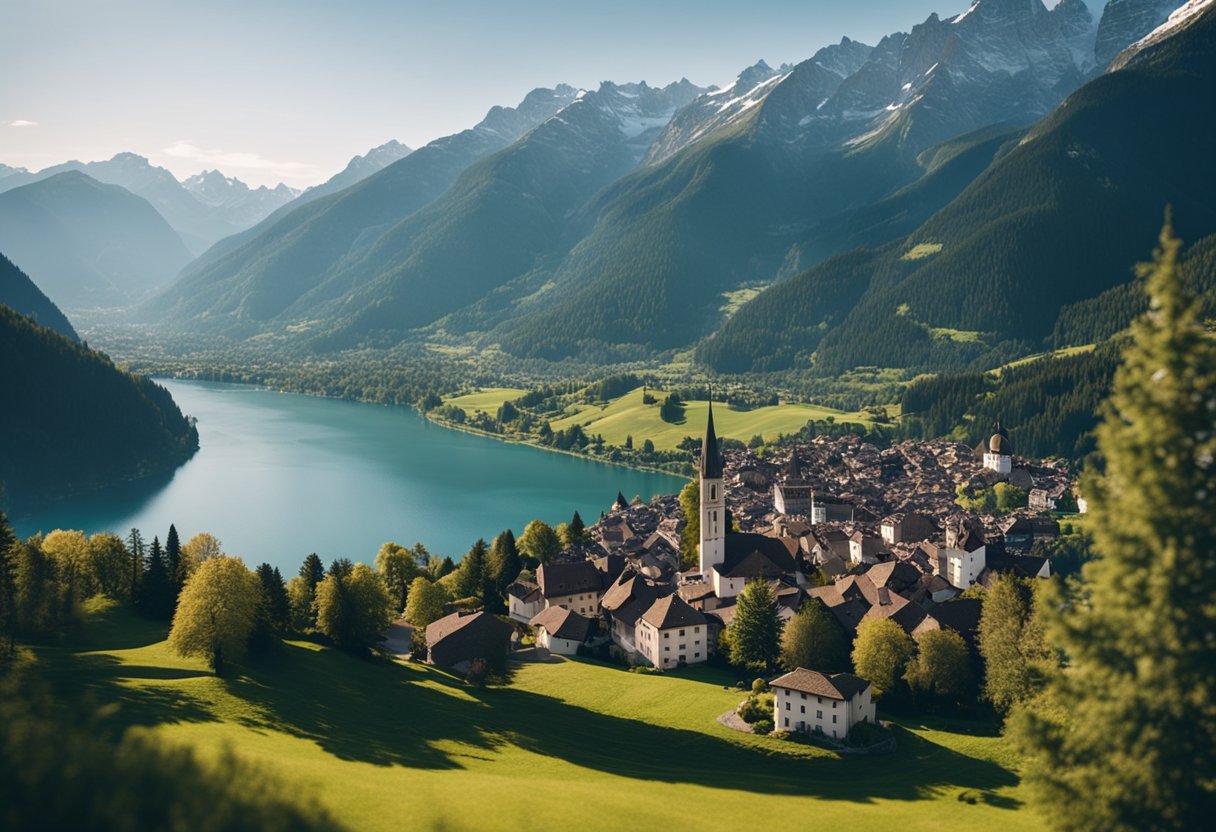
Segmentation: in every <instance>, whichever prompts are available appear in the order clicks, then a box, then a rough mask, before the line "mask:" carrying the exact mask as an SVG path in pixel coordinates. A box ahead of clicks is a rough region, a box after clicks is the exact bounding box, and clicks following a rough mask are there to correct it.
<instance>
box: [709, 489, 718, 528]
mask: <svg viewBox="0 0 1216 832" xmlns="http://www.w3.org/2000/svg"><path fill="white" fill-rule="evenodd" d="M709 499H711V500H716V499H718V486H716V485H711V486H710V487H709ZM714 519H715V520H717V519H718V513H717V512H716V511H715V512H714Z"/></svg>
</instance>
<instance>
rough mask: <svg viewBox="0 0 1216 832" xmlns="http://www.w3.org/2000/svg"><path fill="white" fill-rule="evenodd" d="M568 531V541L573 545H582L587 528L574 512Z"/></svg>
mask: <svg viewBox="0 0 1216 832" xmlns="http://www.w3.org/2000/svg"><path fill="white" fill-rule="evenodd" d="M568 528H569V530H570V540H571V541H573V542H575V543H582V542H583V541H584V540H586V538H587V526H586V524H584V523H583V518H582V517H580V516H579V513H578V512H577V511H576V512H574V516H573V517H571V518H570V523H569V526H568Z"/></svg>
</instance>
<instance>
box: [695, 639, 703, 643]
mask: <svg viewBox="0 0 1216 832" xmlns="http://www.w3.org/2000/svg"><path fill="white" fill-rule="evenodd" d="M700 643H701V639H697V640H696V641H694V642H693V644H700Z"/></svg>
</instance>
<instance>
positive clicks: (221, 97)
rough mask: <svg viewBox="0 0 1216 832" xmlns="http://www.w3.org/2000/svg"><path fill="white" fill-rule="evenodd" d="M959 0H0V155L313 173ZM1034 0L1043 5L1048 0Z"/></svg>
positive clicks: (943, 10) (867, 37)
mask: <svg viewBox="0 0 1216 832" xmlns="http://www.w3.org/2000/svg"><path fill="white" fill-rule="evenodd" d="M969 5H970V0H731V2H720V0H697V1H696V2H683V0H681V1H680V2H664V0H613V2H608V0H599V2H594V3H592V2H579V0H564V1H559V0H515V2H502V0H476V1H475V0H439V2H436V1H435V0H429V2H414V1H413V0H395V2H393V1H391V0H345V2H335V1H334V0H242V2H230V0H196V2H179V1H178V0H0V163H4V164H8V165H13V166H20V167H26V168H29V169H31V170H37V169H40V168H43V167H47V166H49V165H53V164H58V163H60V162H63V161H66V160H68V159H79V160H81V161H92V160H97V159H106V158H109V157H111V156H113V155H114V154H115V153H118V152H122V151H131V152H135V153H138V154H140V155H143V156H146V157H148V158H149V159H150V160H151V161H152V162H153V163H154V164H157V165H161V166H163V167H166V168H168V169H169V170H170V171H172V172H173V173H174V175H176V176H177V177H178V178H184V177H186V176H189V175H191V174H194V173H198V172H199V171H200V170H203V169H205V168H206V169H214V168H218V169H220V170H222V171H224V172H225V173H226V174H228V175H232V176H237V177H239V178H240V179H242V180H244V181H245V182H247V183H249V184H251V185H261V184H274V183H276V182H279V181H283V182H286V183H287V184H289V185H292V186H294V187H303V186H307V185H311V184H315V183H317V182H321V181H324V180H325V179H327V178H329V177H330V176H331V175H333V174H334V173H336V172H337V171H339V170H341V169H342V168H343V167H344V166H345V165H346V162H347V161H348V160H349V159H350V157H352V156H354V155H355V154H359V153H363V152H365V151H366V150H367V149H368V148H371V147H374V146H376V145H379V144H382V143H383V142H385V141H388V140H389V139H397V140H399V141H401V142H404V143H405V144H407V145H409V146H410V147H419V146H421V145H423V144H426V143H427V142H429V141H431V140H432V139H435V138H438V137H440V136H445V135H448V134H451V133H454V132H457V131H459V130H462V129H465V128H467V127H471V126H472V125H473V124H475V123H476V122H477V121H479V120H480V119H481V117H482V116H483V115H484V114H485V112H486V110H488V109H489V108H490V107H491V106H493V105H495V104H503V105H508V106H510V105H514V104H516V103H518V102H519V100H520V99H521V98H523V96H524V95H525V94H526V93H527V92H528V91H529V90H531V89H533V88H536V87H551V86H554V85H555V84H558V83H568V84H571V85H573V86H576V87H594V86H596V85H598V84H599V82H600V81H603V80H612V81H616V82H628V81H642V80H644V81H646V82H648V83H650V84H652V85H656V86H657V85H663V84H666V83H669V82H671V81H676V80H679V79H680V78H682V77H686V78H688V79H689V80H690V81H692V82H694V83H696V84H700V85H702V86H706V85H709V84H718V85H722V84H725V83H729V82H730V81H732V80H733V78H734V77H735V76H736V75H737V74H738V73H739V71H740V70H742V69H743V68H745V67H747V66H749V65H751V64H753V63H755V62H756V61H757V60H758V59H761V58H763V59H765V60H766V61H768V62H769V63H770V64H771V65H773V66H774V67H775V66H778V65H779V64H781V63H783V62H791V63H793V62H797V61H800V60H803V59H805V58H807V57H810V55H811V54H812V53H813V52H814V51H815V50H816V49H818V48H819V47H821V46H824V45H826V44H828V43H834V42H838V41H839V40H840V38H841V37H842V36H844V35H847V36H849V37H851V38H853V39H855V40H861V41H864V42H866V43H870V44H874V43H876V42H877V41H878V40H879V39H880V38H881V37H882V36H883V35H884V34H888V33H890V32H893V31H907V30H908V29H909V28H911V26H912V25H913V24H915V23H918V22H920V21H922V20H924V19H925V18H926V17H927V16H928V15H929V14H930V13H931V12H937V13H938V14H940V15H941V16H942V17H948V16H950V15H953V14H957V13H958V12H961V11H962V10H964V9H965V8H967V7H968V6H969ZM1048 5H1054V0H1053V2H1049V3H1048Z"/></svg>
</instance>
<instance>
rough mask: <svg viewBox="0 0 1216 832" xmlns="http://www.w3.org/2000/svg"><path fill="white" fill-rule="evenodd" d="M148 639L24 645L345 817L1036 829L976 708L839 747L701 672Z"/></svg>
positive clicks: (94, 614)
mask: <svg viewBox="0 0 1216 832" xmlns="http://www.w3.org/2000/svg"><path fill="white" fill-rule="evenodd" d="M163 636H164V632H163V630H162V629H161V628H158V627H156V626H155V625H152V624H149V623H148V622H146V621H144V620H142V619H140V618H138V617H136V616H135V615H134V614H133V613H130V612H128V611H127V610H125V609H122V608H118V607H115V606H113V605H111V604H108V603H95V604H93V605H92V606H91V607H90V610H89V612H88V614H87V616H86V619H85V624H84V627H83V635H82V636H80V637H79V641H78V643H70V644H57V645H53V646H40V647H37V648H35V655H36V660H37V662H38V663H39V664H40V665H41V666H42V668H43V669H44V671H45V673H46V675H47V676H48V677H50V679H51V681H52V684H53V688H54V690H56V691H57V693H58V695H60V696H61V697H63V698H65V699H68V700H73V699H77V698H79V699H83V700H87V701H90V702H92V703H94V704H96V705H97V706H99V708H100V710H101V712H102V713H104V714H106V716H105V717H104V719H105V720H106V721H107V723H108V724H109V725H111V726H112V727H114V728H116V729H127V728H135V729H136V730H141V731H149V732H152V734H153V735H154V736H155V737H156V738H158V739H159V740H161V741H163V742H165V743H182V744H185V745H188V746H190V747H192V748H194V749H195V750H196V751H197V752H198V753H199V754H200V755H201V756H202V757H203V759H205V760H218V759H220V757H221V752H222V751H223V750H224V749H226V748H227V749H230V750H231V751H233V752H234V753H235V754H236V755H237V756H238V757H239V758H243V759H245V760H247V761H250V762H252V763H254V764H256V765H258V766H261V767H262V768H264V769H265V770H266V771H267V772H268V773H269V774H271V775H272V776H273V777H275V778H277V779H278V780H279V781H280V782H281V783H282V784H283V785H284V787H285V788H286V789H287V791H288V793H289V794H292V795H296V796H299V797H301V798H302V797H305V796H307V797H311V798H313V799H315V800H316V801H317V803H319V804H320V805H321V806H322V807H324V808H325V809H327V810H328V811H329V812H331V813H332V814H333V816H334V817H336V818H337V819H338V820H339V821H341V822H342V823H343V824H345V825H346V826H348V827H350V828H352V829H361V830H362V829H385V830H389V829H392V830H400V829H448V830H454V829H474V828H483V829H484V828H494V829H504V830H512V829H519V830H537V829H588V830H594V829H613V830H620V829H639V828H658V829H684V828H698V829H711V830H713V829H722V830H738V829H747V828H766V829H794V828H798V829H804V828H815V827H818V826H820V825H823V826H824V827H825V828H827V827H828V825H839V824H848V825H849V826H850V827H851V828H855V829H880V828H892V827H898V828H899V829H900V830H901V832H914V830H943V829H960V830H971V829H974V830H981V829H993V828H1000V829H1002V830H1003V832H1016V830H1019V829H1033V828H1038V823H1037V818H1036V817H1035V816H1033V815H1032V814H1030V813H1029V812H1028V811H1026V810H1024V809H1022V808H1021V797H1020V791H1019V786H1018V783H1017V778H1016V776H1015V773H1014V771H1013V768H1012V764H1013V760H1012V758H1011V756H1010V754H1009V752H1008V751H1006V750H1005V749H1004V747H1003V744H1002V741H1001V739H1000V738H999V737H998V736H996V734H995V732H994V730H993V729H992V726H991V725H988V724H984V723H970V722H950V721H936V722H924V723H921V722H916V723H912V722H903V723H900V724H899V725H898V726H897V727H896V729H895V730H896V732H897V736H898V742H899V750H898V751H897V752H896V753H895V754H893V755H890V756H884V757H874V758H864V757H850V758H842V757H839V756H837V755H836V754H834V753H831V752H828V751H825V750H821V749H818V748H814V747H811V746H808V745H802V744H799V743H794V742H790V741H781V740H776V739H771V738H767V737H753V736H750V735H744V734H740V733H737V732H734V731H731V730H729V729H727V728H725V727H723V726H721V725H720V724H718V722H717V721H716V718H717V717H718V716H719V715H720V714H722V713H724V712H725V711H727V710H729V709H730V708H732V707H733V706H734V705H736V704H737V703H738V702H739V700H740V698H741V696H742V694H741V693H740V692H739V691H737V690H733V689H727V688H724V684H728V683H732V682H733V681H735V679H734V678H733V676H728V675H725V674H724V673H723V672H722V671H718V670H715V669H712V668H699V669H690V670H686V671H682V672H679V673H670V674H667V675H664V676H658V675H642V674H634V673H629V672H626V671H624V670H621V669H618V668H615V667H609V666H605V665H599V664H595V663H592V662H586V661H582V660H578V661H574V660H557V661H554V662H552V663H543V664H524V665H521V666H520V667H519V668H518V670H517V671H516V672H515V674H514V679H513V680H512V682H511V684H510V685H509V686H506V687H497V688H490V689H485V690H480V689H474V688H470V687H467V686H466V685H465V684H464V683H463V682H461V681H460V680H458V679H456V678H453V677H452V676H449V675H447V674H445V673H443V672H441V671H438V670H435V669H433V668H430V667H425V666H419V665H414V664H406V663H401V662H394V661H390V660H388V659H383V658H378V659H372V658H357V657H353V656H350V655H347V654H344V653H341V652H339V651H336V650H333V649H330V648H326V647H322V646H319V645H317V644H313V643H311V642H304V641H301V642H288V643H287V644H285V645H284V646H283V649H282V650H281V651H279V652H278V653H277V654H274V655H271V656H269V657H266V658H262V659H260V660H259V661H257V662H255V663H251V664H250V665H249V666H248V667H246V668H244V669H243V670H241V671H239V672H234V674H233V675H232V678H225V679H219V678H216V677H215V676H213V675H211V674H210V673H209V672H208V671H207V670H206V669H205V668H204V667H203V665H202V664H200V663H199V662H196V661H193V660H184V659H181V658H178V657H176V656H175V655H173V654H172V653H171V652H170V651H169V649H168V647H167V646H166V644H165V642H164V640H163Z"/></svg>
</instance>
